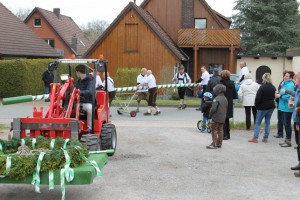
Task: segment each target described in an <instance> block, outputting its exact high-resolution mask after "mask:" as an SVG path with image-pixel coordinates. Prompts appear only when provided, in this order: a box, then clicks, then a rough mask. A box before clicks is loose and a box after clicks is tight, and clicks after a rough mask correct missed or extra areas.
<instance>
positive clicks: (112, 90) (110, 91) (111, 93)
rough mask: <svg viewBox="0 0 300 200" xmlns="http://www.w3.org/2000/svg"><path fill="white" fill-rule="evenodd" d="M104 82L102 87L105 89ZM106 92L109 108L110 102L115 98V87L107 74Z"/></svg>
mask: <svg viewBox="0 0 300 200" xmlns="http://www.w3.org/2000/svg"><path fill="white" fill-rule="evenodd" d="M105 85H106V82H105V79H104V81H103V87H105ZM107 92H108V98H109V106H110V105H111V102H112V101H113V99H114V98H115V96H116V91H115V86H114V81H113V79H112V78H111V77H110V76H109V73H108V72H107Z"/></svg>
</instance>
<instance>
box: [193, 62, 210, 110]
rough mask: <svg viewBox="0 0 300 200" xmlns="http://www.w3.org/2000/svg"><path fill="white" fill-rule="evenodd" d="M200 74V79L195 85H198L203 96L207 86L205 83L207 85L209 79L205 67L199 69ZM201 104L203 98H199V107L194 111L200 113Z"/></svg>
mask: <svg viewBox="0 0 300 200" xmlns="http://www.w3.org/2000/svg"><path fill="white" fill-rule="evenodd" d="M201 72H202V75H201V77H200V78H199V79H198V80H197V81H196V83H200V85H201V86H202V96H203V94H204V93H205V92H206V86H207V83H208V81H209V79H210V76H209V73H208V71H207V70H206V67H205V66H202V67H201ZM202 103H203V97H201V104H200V107H199V108H197V109H196V110H198V111H201V107H202Z"/></svg>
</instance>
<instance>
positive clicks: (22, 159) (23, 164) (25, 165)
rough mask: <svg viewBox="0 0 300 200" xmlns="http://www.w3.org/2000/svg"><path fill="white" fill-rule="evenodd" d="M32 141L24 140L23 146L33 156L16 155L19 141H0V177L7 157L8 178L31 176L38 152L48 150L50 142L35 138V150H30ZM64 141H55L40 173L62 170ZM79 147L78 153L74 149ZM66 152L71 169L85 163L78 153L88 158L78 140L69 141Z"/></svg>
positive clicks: (4, 168) (42, 138) (86, 151)
mask: <svg viewBox="0 0 300 200" xmlns="http://www.w3.org/2000/svg"><path fill="white" fill-rule="evenodd" d="M32 140H33V138H26V139H25V145H26V146H27V147H29V149H30V150H36V151H32V152H33V154H31V155H20V154H16V152H17V151H18V147H20V146H21V139H16V138H13V139H12V140H10V141H4V140H1V139H0V143H1V145H2V151H0V175H2V174H4V172H5V170H6V159H7V156H11V157H12V160H11V164H12V165H11V170H10V172H9V174H8V177H11V178H14V179H22V178H25V177H26V176H28V175H32V174H33V173H34V172H35V171H36V165H37V160H38V157H39V154H40V152H39V150H40V149H44V150H49V149H50V143H51V140H49V139H47V138H44V137H37V138H36V144H35V149H32ZM64 142H65V140H64V139H62V138H56V139H55V145H54V149H53V150H52V151H49V152H47V153H46V154H45V156H44V159H43V162H42V167H41V172H45V171H49V170H57V169H62V168H64V164H65V162H66V159H65V156H64V153H63V150H62V148H63V146H64ZM78 146H79V147H80V151H79V150H77V149H76V148H75V147H78ZM66 150H67V152H68V154H69V156H70V158H71V165H70V166H71V167H72V168H73V167H78V166H80V165H82V164H83V163H85V160H84V159H83V158H82V157H81V156H80V152H81V153H82V154H83V155H85V156H86V157H87V156H88V150H87V149H86V148H85V147H84V146H83V145H82V144H81V143H80V142H79V141H78V140H70V141H69V142H68V143H67V146H66Z"/></svg>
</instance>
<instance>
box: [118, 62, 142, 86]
mask: <svg viewBox="0 0 300 200" xmlns="http://www.w3.org/2000/svg"><path fill="white" fill-rule="evenodd" d="M140 73H141V69H139V68H131V69H128V68H120V67H119V68H118V70H117V73H116V76H115V77H114V81H115V87H129V86H136V78H137V76H138V75H139V74H140Z"/></svg>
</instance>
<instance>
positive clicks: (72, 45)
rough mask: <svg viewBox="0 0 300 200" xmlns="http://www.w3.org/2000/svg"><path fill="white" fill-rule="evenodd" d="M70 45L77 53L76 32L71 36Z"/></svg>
mask: <svg viewBox="0 0 300 200" xmlns="http://www.w3.org/2000/svg"><path fill="white" fill-rule="evenodd" d="M71 47H72V49H73V50H74V51H75V52H76V53H77V37H76V34H74V35H73V37H72V43H71Z"/></svg>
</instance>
